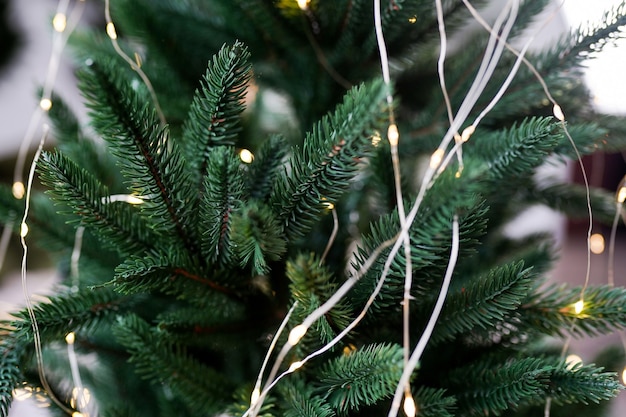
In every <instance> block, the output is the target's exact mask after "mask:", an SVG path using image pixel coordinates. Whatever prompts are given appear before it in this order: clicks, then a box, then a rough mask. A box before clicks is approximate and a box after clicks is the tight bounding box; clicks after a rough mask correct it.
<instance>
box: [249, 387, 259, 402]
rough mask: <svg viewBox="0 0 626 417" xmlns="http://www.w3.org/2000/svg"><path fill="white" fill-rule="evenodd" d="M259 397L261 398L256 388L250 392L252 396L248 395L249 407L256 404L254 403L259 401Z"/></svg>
mask: <svg viewBox="0 0 626 417" xmlns="http://www.w3.org/2000/svg"><path fill="white" fill-rule="evenodd" d="M260 396H261V390H260V389H258V388H255V389H254V391H252V395H250V404H251V405H254V404H256V402H257V401H259V397H260Z"/></svg>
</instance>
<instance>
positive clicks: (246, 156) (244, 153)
mask: <svg viewBox="0 0 626 417" xmlns="http://www.w3.org/2000/svg"><path fill="white" fill-rule="evenodd" d="M239 159H241V162H243V163H245V164H250V163H252V161H254V155H253V154H252V152H250V151H249V150H247V149H242V150H241V151H240V152H239Z"/></svg>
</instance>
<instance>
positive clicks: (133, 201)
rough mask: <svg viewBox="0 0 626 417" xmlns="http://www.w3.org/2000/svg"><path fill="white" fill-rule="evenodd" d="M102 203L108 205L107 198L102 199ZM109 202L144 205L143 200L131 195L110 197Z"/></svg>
mask: <svg viewBox="0 0 626 417" xmlns="http://www.w3.org/2000/svg"><path fill="white" fill-rule="evenodd" d="M100 201H101V202H102V204H106V202H107V197H102V200H100ZM108 201H109V202H111V203H114V202H116V201H121V202H123V203H128V204H142V203H143V199H141V198H139V197H137V196H134V195H131V194H113V195H110V196H109V197H108Z"/></svg>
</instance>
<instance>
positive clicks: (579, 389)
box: [547, 361, 624, 404]
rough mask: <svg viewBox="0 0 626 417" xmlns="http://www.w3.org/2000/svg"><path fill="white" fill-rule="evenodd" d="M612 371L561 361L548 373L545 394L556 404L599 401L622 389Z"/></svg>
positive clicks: (615, 394) (609, 397) (608, 398)
mask: <svg viewBox="0 0 626 417" xmlns="http://www.w3.org/2000/svg"><path fill="white" fill-rule="evenodd" d="M623 389H624V387H623V386H621V385H620V383H619V381H618V380H617V375H616V374H615V373H614V372H603V368H598V367H597V366H595V365H582V364H580V363H578V364H576V365H574V366H572V365H570V364H567V363H565V361H562V362H561V364H560V365H559V366H557V367H556V369H554V370H553V371H552V372H551V374H550V384H549V385H548V386H547V394H548V395H549V396H550V398H552V400H553V401H554V402H556V403H557V404H576V403H583V404H588V403H589V402H594V403H599V402H600V401H606V400H610V399H612V398H614V397H615V396H617V394H619V393H620V391H621V390H623Z"/></svg>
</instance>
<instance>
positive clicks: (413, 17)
mask: <svg viewBox="0 0 626 417" xmlns="http://www.w3.org/2000/svg"><path fill="white" fill-rule="evenodd" d="M415 22H417V16H411V17H409V23H410V24H413V23H415Z"/></svg>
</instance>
